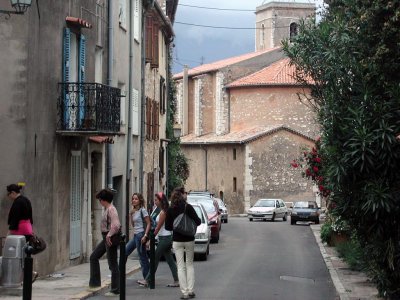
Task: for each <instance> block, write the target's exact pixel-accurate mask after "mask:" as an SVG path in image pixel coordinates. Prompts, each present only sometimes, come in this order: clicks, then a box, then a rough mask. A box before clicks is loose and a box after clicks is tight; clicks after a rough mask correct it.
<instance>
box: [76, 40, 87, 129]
mask: <svg viewBox="0 0 400 300" xmlns="http://www.w3.org/2000/svg"><path fill="white" fill-rule="evenodd" d="M78 65H79V70H78V80H79V83H80V84H81V83H84V82H85V67H86V39H85V36H84V35H83V34H81V36H80V39H79V57H78ZM84 119H85V96H84V89H83V86H82V85H79V119H78V126H79V127H81V126H82V124H83V122H84Z"/></svg>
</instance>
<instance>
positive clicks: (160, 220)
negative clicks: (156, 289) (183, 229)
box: [146, 192, 179, 287]
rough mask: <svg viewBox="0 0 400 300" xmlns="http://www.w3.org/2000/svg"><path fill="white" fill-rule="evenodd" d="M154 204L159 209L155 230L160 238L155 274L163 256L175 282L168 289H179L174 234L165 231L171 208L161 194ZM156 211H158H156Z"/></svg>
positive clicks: (148, 275) (147, 280)
mask: <svg viewBox="0 0 400 300" xmlns="http://www.w3.org/2000/svg"><path fill="white" fill-rule="evenodd" d="M155 196H156V197H155V199H154V203H155V205H156V206H157V208H158V211H159V213H157V216H156V223H157V226H156V228H155V230H154V235H155V236H156V238H158V245H157V249H156V253H155V270H154V274H155V273H156V271H157V267H158V263H159V262H160V259H161V256H163V255H164V257H165V260H166V261H167V263H168V266H169V268H170V270H171V273H172V277H173V279H174V282H173V283H171V284H168V285H167V286H168V287H178V286H179V279H178V271H177V268H176V263H175V260H174V258H173V256H172V251H171V248H172V232H171V231H169V230H166V229H165V217H166V214H167V210H168V207H169V203H168V199H167V197H166V196H165V194H164V193H162V192H159V193H157V194H156V195H155ZM154 211H157V209H155V210H154ZM146 283H147V284H149V283H150V272H149V273H148V274H147V277H146Z"/></svg>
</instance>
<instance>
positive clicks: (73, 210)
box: [69, 151, 81, 259]
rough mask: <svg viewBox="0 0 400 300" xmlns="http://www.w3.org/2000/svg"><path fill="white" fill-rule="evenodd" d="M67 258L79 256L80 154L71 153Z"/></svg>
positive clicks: (77, 152)
mask: <svg viewBox="0 0 400 300" xmlns="http://www.w3.org/2000/svg"><path fill="white" fill-rule="evenodd" d="M70 184H71V191H70V197H71V198H70V237H69V257H70V259H74V258H77V257H79V256H80V255H81V153H80V152H79V151H72V155H71V183H70Z"/></svg>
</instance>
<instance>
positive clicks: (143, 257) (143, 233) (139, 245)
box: [125, 193, 151, 286]
mask: <svg viewBox="0 0 400 300" xmlns="http://www.w3.org/2000/svg"><path fill="white" fill-rule="evenodd" d="M129 218H130V220H131V224H132V226H133V238H132V239H131V240H130V241H129V242H128V243H127V244H126V250H125V252H126V257H127V258H128V256H129V255H130V254H131V253H132V252H133V250H135V249H137V252H138V254H139V261H140V266H141V268H142V275H143V280H138V281H137V283H138V284H140V285H143V286H146V285H147V282H146V276H147V274H148V273H149V269H150V265H149V258H148V257H147V251H146V242H147V240H148V238H149V232H150V227H151V223H150V217H149V213H148V212H147V210H146V208H145V206H144V198H143V196H142V194H139V193H134V194H133V195H132V209H131V211H130V212H129Z"/></svg>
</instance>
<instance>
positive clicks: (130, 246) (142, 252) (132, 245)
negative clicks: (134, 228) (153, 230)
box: [125, 231, 150, 279]
mask: <svg viewBox="0 0 400 300" xmlns="http://www.w3.org/2000/svg"><path fill="white" fill-rule="evenodd" d="M143 236H144V231H142V232H139V233H136V234H135V235H134V236H133V238H132V239H131V240H130V241H129V242H128V243H127V244H126V248H125V253H126V257H127V258H128V256H129V255H130V254H131V253H132V252H133V250H135V249H137V252H138V254H139V262H140V266H141V268H142V275H143V278H144V279H145V278H146V276H147V274H148V273H149V269H150V264H149V258H148V257H147V251H146V244H142V242H141V239H142V237H143Z"/></svg>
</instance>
